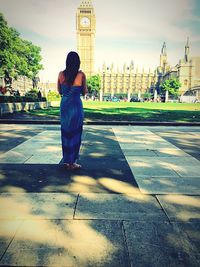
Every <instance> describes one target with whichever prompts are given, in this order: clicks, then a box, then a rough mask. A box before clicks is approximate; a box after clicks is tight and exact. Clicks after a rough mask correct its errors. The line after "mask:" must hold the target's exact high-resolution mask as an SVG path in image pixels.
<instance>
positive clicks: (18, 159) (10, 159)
mask: <svg viewBox="0 0 200 267" xmlns="http://www.w3.org/2000/svg"><path fill="white" fill-rule="evenodd" d="M29 158H30V155H25V154H22V153H18V152H15V151H14V150H10V151H8V152H6V153H4V154H2V155H1V156H0V163H19V164H20V163H24V162H25V161H27V160H28V159H29Z"/></svg>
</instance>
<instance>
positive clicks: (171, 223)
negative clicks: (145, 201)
mask: <svg viewBox="0 0 200 267" xmlns="http://www.w3.org/2000/svg"><path fill="white" fill-rule="evenodd" d="M155 198H156V200H157V202H158V204H159V205H160V207H161V209H162V211H163V212H164V214H165V216H166V217H167V219H168V221H169V223H170V224H172V222H171V220H170V217H169V216H168V214H167V212H166V211H165V209H164V208H163V206H162V204H161V203H160V201H159V199H158V198H157V195H155Z"/></svg>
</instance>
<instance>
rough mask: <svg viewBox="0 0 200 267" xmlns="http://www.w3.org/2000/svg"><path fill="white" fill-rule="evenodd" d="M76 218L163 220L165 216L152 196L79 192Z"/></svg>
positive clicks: (165, 218)
mask: <svg viewBox="0 0 200 267" xmlns="http://www.w3.org/2000/svg"><path fill="white" fill-rule="evenodd" d="M75 218H76V219H110V220H125V219H128V220H134V221H144V220H149V221H157V220H161V221H165V220H167V217H166V216H165V214H164V213H163V211H162V209H161V208H160V205H159V204H158V202H157V201H156V199H155V198H154V197H153V196H147V195H142V194H126V195H119V194H92V193H91V194H87V193H85V194H80V196H79V198H78V203H77V206H76V211H75Z"/></svg>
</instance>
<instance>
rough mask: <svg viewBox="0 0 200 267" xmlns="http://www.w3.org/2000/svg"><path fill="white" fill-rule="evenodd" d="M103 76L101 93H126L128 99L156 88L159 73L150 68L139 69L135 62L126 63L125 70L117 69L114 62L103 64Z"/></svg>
mask: <svg viewBox="0 0 200 267" xmlns="http://www.w3.org/2000/svg"><path fill="white" fill-rule="evenodd" d="M100 76H101V93H102V95H111V96H114V95H126V96H127V98H128V100H130V97H131V96H133V95H138V96H139V97H140V96H141V94H144V93H147V92H149V91H150V90H151V91H153V90H154V89H155V86H156V83H157V75H156V74H155V73H154V72H152V71H151V70H150V69H149V72H145V71H144V69H143V71H142V72H139V71H138V68H134V63H133V61H131V63H130V65H128V66H127V65H126V64H124V67H123V70H122V71H119V69H117V70H116V69H115V68H114V65H113V64H112V65H111V66H109V67H106V65H105V64H104V65H103V68H102V71H101V72H100Z"/></svg>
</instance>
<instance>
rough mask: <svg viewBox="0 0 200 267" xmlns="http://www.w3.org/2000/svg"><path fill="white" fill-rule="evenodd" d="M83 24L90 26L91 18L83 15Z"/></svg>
mask: <svg viewBox="0 0 200 267" xmlns="http://www.w3.org/2000/svg"><path fill="white" fill-rule="evenodd" d="M81 26H83V27H88V26H90V20H89V19H88V18H87V17H83V18H82V19H81Z"/></svg>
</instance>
